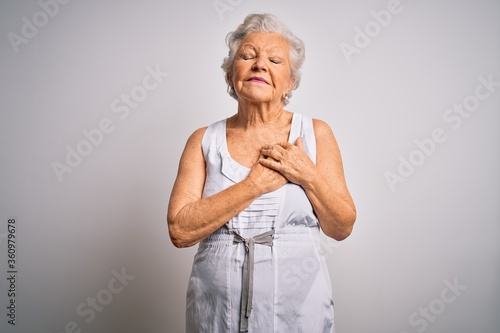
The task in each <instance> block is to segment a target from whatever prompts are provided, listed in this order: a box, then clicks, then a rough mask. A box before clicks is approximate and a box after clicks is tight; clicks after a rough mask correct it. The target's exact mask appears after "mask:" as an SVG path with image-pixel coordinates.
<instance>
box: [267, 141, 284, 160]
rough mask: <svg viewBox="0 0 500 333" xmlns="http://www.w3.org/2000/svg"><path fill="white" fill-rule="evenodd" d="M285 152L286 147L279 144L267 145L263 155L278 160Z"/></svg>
mask: <svg viewBox="0 0 500 333" xmlns="http://www.w3.org/2000/svg"><path fill="white" fill-rule="evenodd" d="M284 153H285V149H284V148H283V147H281V146H279V145H277V144H276V145H272V146H266V148H263V149H262V150H261V154H262V155H264V156H268V157H272V158H274V159H275V160H277V161H279V160H281V159H282V158H283V154H284Z"/></svg>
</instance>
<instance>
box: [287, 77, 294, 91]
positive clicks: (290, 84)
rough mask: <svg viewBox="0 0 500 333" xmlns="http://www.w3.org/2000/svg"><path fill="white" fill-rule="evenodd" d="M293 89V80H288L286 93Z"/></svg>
mask: <svg viewBox="0 0 500 333" xmlns="http://www.w3.org/2000/svg"><path fill="white" fill-rule="evenodd" d="M293 87H295V79H292V78H290V82H289V83H288V87H287V93H290V91H292V90H293Z"/></svg>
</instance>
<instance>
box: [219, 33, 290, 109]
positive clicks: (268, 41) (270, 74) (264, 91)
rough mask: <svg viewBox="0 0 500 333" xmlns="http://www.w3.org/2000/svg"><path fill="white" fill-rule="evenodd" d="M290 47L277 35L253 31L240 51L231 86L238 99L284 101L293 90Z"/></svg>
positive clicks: (262, 101) (231, 76) (264, 101)
mask: <svg viewBox="0 0 500 333" xmlns="http://www.w3.org/2000/svg"><path fill="white" fill-rule="evenodd" d="M289 54H290V46H289V45H288V42H287V41H286V39H284V38H283V37H281V36H280V35H277V34H274V33H264V32H254V33H251V34H249V35H248V36H247V37H246V38H245V39H243V40H242V41H241V43H240V46H239V48H238V51H237V54H236V56H235V60H234V63H233V67H232V70H231V73H229V74H228V79H229V80H228V81H229V84H230V85H231V86H232V87H233V88H234V90H235V92H236V95H238V99H239V100H241V99H245V100H248V101H252V102H261V103H266V102H267V103H269V102H281V101H282V100H283V97H284V96H285V94H286V93H288V92H290V91H291V90H292V88H293V84H294V82H293V80H292V79H291V71H290V56H289Z"/></svg>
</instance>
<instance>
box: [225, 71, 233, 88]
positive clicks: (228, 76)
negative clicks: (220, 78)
mask: <svg viewBox="0 0 500 333" xmlns="http://www.w3.org/2000/svg"><path fill="white" fill-rule="evenodd" d="M231 77H232V73H227V74H226V81H227V84H228V85H230V86H231V87H234V83H233V79H232V78H231Z"/></svg>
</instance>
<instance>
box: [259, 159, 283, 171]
mask: <svg viewBox="0 0 500 333" xmlns="http://www.w3.org/2000/svg"><path fill="white" fill-rule="evenodd" d="M259 163H260V164H261V165H262V166H265V167H266V168H269V169H273V170H275V171H279V169H280V167H281V164H280V163H279V162H278V161H276V160H275V159H273V158H260V159H259Z"/></svg>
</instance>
